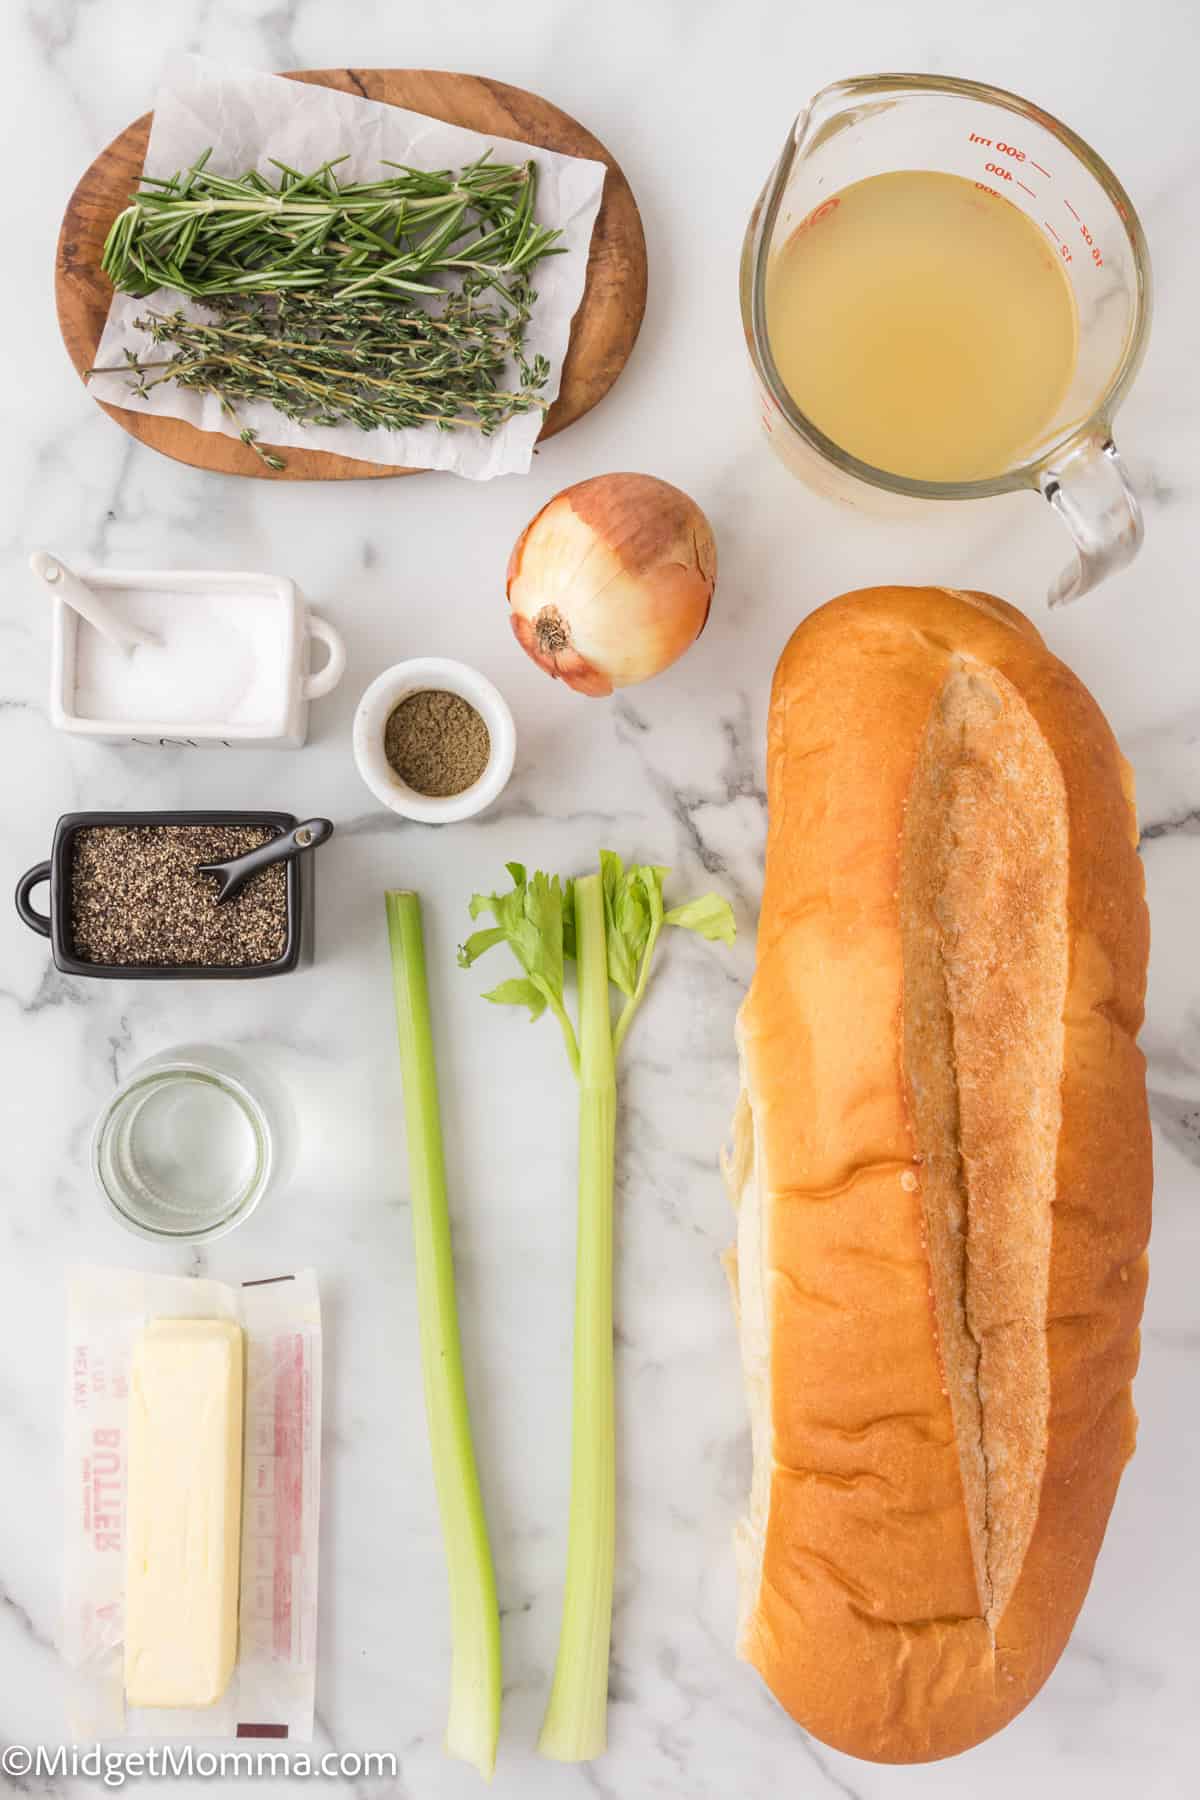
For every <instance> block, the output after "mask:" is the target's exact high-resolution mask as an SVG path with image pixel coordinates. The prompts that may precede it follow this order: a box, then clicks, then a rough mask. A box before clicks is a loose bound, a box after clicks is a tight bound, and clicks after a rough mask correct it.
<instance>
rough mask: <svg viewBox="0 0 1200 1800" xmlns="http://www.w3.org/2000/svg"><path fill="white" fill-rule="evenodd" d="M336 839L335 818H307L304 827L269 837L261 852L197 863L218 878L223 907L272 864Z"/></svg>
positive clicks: (202, 870)
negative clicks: (330, 839)
mask: <svg viewBox="0 0 1200 1800" xmlns="http://www.w3.org/2000/svg"><path fill="white" fill-rule="evenodd" d="M332 836H333V821H332V819H305V820H303V822H302V823H301V824H299V825H293V826H292V829H291V830H290V831H282V832H280V834H279V836H278V837H273V838H269V839H268V840H267V842H266V843H265V844H260V845H259V847H258V849H257V850H247V851H246V852H245V854H244V855H243V856H235V857H234V858H233V859H232V860H231V861H230V862H211V863H197V864H196V873H197V874H198V875H212V876H214V877H215V879H216V883H217V905H218V906H220V905H222V904H223V902H224V901H226V900H232V899H234V898H235V896H236V895H238V894H240V893H241V891H242V889H243V888H244V887H245V885H246V883H247V882H248V881H249V879H250V877H251V876H252V875H257V874H258V871H259V870H260V869H267V868H269V867H270V866H271V864H272V863H277V862H286V861H287V860H289V859H290V858H291V857H293V856H298V855H299V854H300V852H301V850H311V849H312V848H313V847H314V846H315V845H316V844H323V843H324V842H325V840H326V839H327V838H331V837H332Z"/></svg>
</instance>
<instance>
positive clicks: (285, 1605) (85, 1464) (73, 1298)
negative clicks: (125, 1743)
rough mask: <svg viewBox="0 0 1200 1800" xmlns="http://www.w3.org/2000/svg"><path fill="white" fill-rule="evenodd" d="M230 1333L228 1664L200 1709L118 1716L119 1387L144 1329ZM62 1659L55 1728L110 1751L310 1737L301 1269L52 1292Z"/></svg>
mask: <svg viewBox="0 0 1200 1800" xmlns="http://www.w3.org/2000/svg"><path fill="white" fill-rule="evenodd" d="M162 1318H201V1319H231V1320H234V1321H235V1322H236V1323H237V1324H239V1325H241V1327H242V1329H243V1331H244V1332H245V1349H246V1395H245V1427H244V1443H243V1460H242V1476H243V1495H242V1543H241V1584H240V1594H239V1602H238V1659H237V1665H236V1667H235V1669H234V1673H233V1678H232V1680H231V1681H230V1684H229V1686H228V1688H227V1689H226V1690H225V1693H224V1694H223V1695H222V1696H221V1698H220V1699H219V1700H218V1701H216V1702H215V1704H214V1705H212V1706H205V1707H186V1708H177V1707H144V1708H135V1707H129V1706H127V1705H126V1703H125V1688H124V1610H125V1608H124V1602H125V1568H126V1557H127V1552H128V1545H127V1522H128V1506H127V1499H128V1448H129V1373H130V1364H131V1361H132V1357H133V1351H134V1346H135V1344H136V1342H137V1340H138V1338H139V1336H140V1334H141V1332H142V1331H143V1330H144V1329H145V1327H146V1326H147V1325H148V1324H149V1323H150V1321H151V1320H152V1319H162ZM65 1398H66V1404H65V1457H64V1470H65V1512H64V1527H65V1557H64V1587H65V1593H64V1600H65V1617H64V1624H63V1657H64V1661H65V1663H66V1666H67V1672H68V1705H67V1717H68V1727H69V1729H70V1732H71V1735H72V1738H73V1739H74V1740H75V1741H76V1742H77V1743H78V1742H87V1743H92V1742H96V1741H97V1740H106V1739H107V1740H111V1739H114V1738H187V1739H189V1740H191V1739H195V1738H198V1737H213V1738H226V1737H229V1738H270V1739H275V1740H286V1741H289V1742H307V1741H308V1740H309V1739H311V1737H312V1729H313V1701H314V1693H315V1686H316V1651H317V1545H318V1518H319V1510H320V1498H321V1309H320V1301H319V1298H318V1295H317V1281H316V1276H315V1274H314V1272H313V1271H312V1270H311V1269H302V1270H300V1271H299V1272H298V1273H296V1274H295V1275H287V1276H282V1277H279V1278H278V1279H275V1280H269V1281H256V1282H247V1283H245V1284H244V1285H243V1286H242V1287H239V1288H233V1287H227V1286H226V1285H225V1284H224V1283H222V1282H216V1281H193V1280H190V1279H187V1278H184V1277H178V1276H172V1275H158V1274H154V1273H151V1272H148V1271H143V1270H134V1269H101V1268H78V1269H74V1270H72V1271H71V1272H70V1273H69V1275H68V1278H67V1369H66V1397H65Z"/></svg>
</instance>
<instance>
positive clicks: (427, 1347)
mask: <svg viewBox="0 0 1200 1800" xmlns="http://www.w3.org/2000/svg"><path fill="white" fill-rule="evenodd" d="M386 900H387V922H388V942H389V945H390V947H391V953H392V984H393V987H394V990H395V997H396V1027H397V1032H398V1034H399V1040H400V1069H401V1075H402V1077H403V1085H404V1116H405V1123H406V1129H407V1136H408V1165H409V1178H410V1182H411V1187H412V1221H413V1242H414V1249H415V1258H416V1271H417V1310H418V1316H419V1321H420V1336H421V1368H422V1374H423V1377H424V1384H425V1409H426V1413H427V1416H428V1421H429V1441H430V1448H431V1450H432V1455H433V1474H434V1482H435V1485H436V1488H437V1497H438V1510H439V1512H440V1514H441V1520H442V1535H443V1539H444V1542H445V1547H446V1562H447V1568H448V1572H449V1577H450V1638H451V1659H450V1707H449V1713H448V1717H447V1721H446V1739H445V1747H446V1751H447V1753H448V1754H449V1755H451V1756H457V1757H461V1758H462V1759H463V1760H464V1761H465V1762H469V1763H474V1765H475V1767H476V1768H477V1769H478V1770H479V1772H480V1774H481V1775H483V1776H484V1777H485V1778H488V1777H490V1776H491V1773H492V1770H493V1768H494V1766H495V1761H496V1740H497V1738H498V1736H499V1732H500V1613H499V1609H498V1607H497V1604H496V1577H495V1571H494V1569H493V1566H492V1553H491V1548H490V1545H489V1543H488V1533H487V1520H486V1517H485V1515H484V1510H483V1499H482V1496H481V1494H480V1489H479V1474H478V1470H477V1469H476V1466H475V1452H474V1449H473V1447H472V1443H471V1420H470V1415H469V1413H468V1409H467V1392H466V1385H465V1383H464V1380H463V1362H462V1343H461V1340H460V1337H459V1330H458V1307H457V1304H456V1301H455V1295H454V1261H453V1251H452V1247H451V1241H450V1214H449V1209H448V1207H447V1203H446V1167H445V1157H444V1154H443V1148H442V1127H441V1118H440V1115H439V1110H438V1092H437V1068H436V1065H435V1063H434V1054H433V1033H432V1030H431V1027H430V1013H429V988H428V984H427V982H426V978H425V940H424V934H423V932H422V929H421V903H420V900H419V899H418V897H417V895H416V894H412V893H389V894H388V895H387V896H386Z"/></svg>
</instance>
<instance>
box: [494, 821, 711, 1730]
mask: <svg viewBox="0 0 1200 1800" xmlns="http://www.w3.org/2000/svg"><path fill="white" fill-rule="evenodd" d="M507 868H508V873H509V876H510V877H511V880H512V887H511V888H510V889H509V890H508V891H507V892H505V893H501V894H475V895H474V896H473V897H472V900H471V917H472V919H479V918H480V917H482V915H483V914H485V913H490V914H491V916H492V918H493V920H494V921H495V923H494V924H492V925H488V926H485V927H484V928H483V929H481V930H479V931H475V932H472V934H471V936H470V937H469V938H468V939H467V941H466V943H465V944H463V945H462V946H461V947H460V949H459V952H458V960H459V963H460V964H461V966H462V967H463V968H464V969H469V968H470V967H471V965H472V964H473V963H474V962H476V961H477V960H478V958H479V957H481V956H483V955H486V953H487V952H488V951H489V950H492V949H494V948H495V947H496V946H497V945H498V944H507V945H508V947H509V949H510V950H511V951H512V953H513V955H514V956H515V957H516V959H517V962H518V964H519V965H520V968H521V971H522V973H521V975H520V976H517V977H514V978H512V979H510V980H508V981H502V982H501V983H500V985H499V986H498V987H494V988H493V989H492V990H491V992H490V993H488V994H485V995H484V999H485V1000H490V1001H491V1002H492V1003H493V1004H494V1005H496V1006H515V1007H520V1008H523V1009H525V1010H527V1011H528V1013H529V1016H530V1018H531V1019H538V1018H541V1016H542V1014H543V1013H545V1012H547V1011H549V1012H551V1013H553V1015H554V1017H555V1018H556V1019H557V1020H558V1023H559V1026H560V1028H561V1030H562V1034H563V1042H564V1044H565V1045H566V1050H567V1059H568V1061H569V1062H570V1065H571V1069H572V1071H573V1073H574V1075H575V1077H576V1079H577V1081H578V1083H579V1228H578V1230H579V1236H578V1247H577V1250H576V1256H575V1356H574V1376H573V1403H572V1415H571V1511H570V1520H569V1523H568V1527H567V1583H566V1592H565V1595H564V1597H563V1615H562V1631H561V1634H560V1637H559V1645H558V1659H557V1661H556V1663H555V1667H554V1682H553V1685H552V1687H551V1691H550V1703H549V1705H548V1706H547V1708H546V1717H545V1720H544V1722H543V1725H542V1735H541V1738H540V1740H539V1748H540V1749H541V1751H542V1754H543V1755H544V1756H551V1757H554V1758H556V1759H557V1760H558V1761H560V1762H586V1761H590V1760H591V1758H592V1757H594V1756H599V1755H601V1753H602V1752H603V1750H604V1747H605V1711H606V1707H607V1701H608V1652H609V1640H610V1638H611V1636H612V1608H613V1550H614V1516H615V1512H616V1505H615V1473H616V1470H615V1465H616V1443H615V1430H614V1425H613V1342H612V1334H613V1291H612V1289H613V1160H614V1140H615V1135H616V1114H617V1091H616V1080H615V1075H614V1065H615V1063H616V1059H617V1052H618V1051H619V1050H620V1048H621V1045H622V1043H623V1041H624V1039H625V1035H626V1033H627V1032H628V1030H629V1026H630V1023H631V1021H632V1020H633V1018H634V1016H635V1014H636V1013H637V1011H638V1008H639V1007H640V1005H641V1003H642V999H643V997H644V996H645V993H646V984H647V981H648V979H649V974H650V965H651V962H652V961H653V958H654V953H655V949H656V947H657V945H658V943H659V940H660V938H661V936H662V932H663V928H664V927H665V926H671V927H672V928H675V929H678V930H681V931H690V932H693V933H695V934H696V935H697V936H698V937H702V938H707V939H708V940H709V941H710V942H720V943H725V944H731V943H732V942H733V939H734V922H733V913H732V911H731V910H730V907H729V903H728V901H726V900H722V899H721V898H720V897H719V895H717V894H701V895H700V896H699V897H698V898H697V899H695V900H687V901H685V902H684V903H683V904H682V905H681V906H673V907H672V908H671V909H670V911H667V910H666V909H665V907H664V904H663V891H662V890H663V878H664V876H665V875H666V874H667V873H668V871H667V870H666V869H664V868H661V867H659V866H658V865H657V864H653V863H637V864H633V865H631V866H630V867H629V868H626V867H625V864H624V863H623V862H622V861H621V858H620V857H619V856H616V855H614V854H613V852H612V851H611V850H601V852H600V870H599V873H598V874H593V875H583V876H580V877H579V878H578V879H577V880H575V881H570V880H564V879H563V878H562V877H561V876H559V875H547V874H546V873H545V872H544V871H543V870H540V869H537V870H534V872H533V873H532V874H530V873H529V871H528V870H527V869H526V868H525V865H524V864H523V863H516V862H510V863H509V864H507ZM572 958H573V959H574V961H575V963H576V966H577V970H578V978H579V979H578V987H579V1030H578V1033H576V1031H575V1028H574V1027H573V1025H572V1024H571V1020H570V1015H569V1013H568V1011H567V1007H566V1001H565V996H564V988H563V974H564V966H565V963H566V962H569V961H570V960H571V959H572ZM610 985H611V986H613V987H615V988H616V989H617V992H618V993H619V994H620V995H622V996H623V998H624V1006H623V1009H622V1011H621V1013H620V1016H619V1018H618V1020H617V1023H616V1028H615V1030H614V1028H613V1022H612V1011H611V1003H610V999H609V988H610Z"/></svg>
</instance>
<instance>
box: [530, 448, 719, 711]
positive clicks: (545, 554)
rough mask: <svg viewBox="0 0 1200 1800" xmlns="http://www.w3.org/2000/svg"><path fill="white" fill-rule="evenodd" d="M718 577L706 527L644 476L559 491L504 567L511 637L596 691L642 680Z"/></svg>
mask: <svg viewBox="0 0 1200 1800" xmlns="http://www.w3.org/2000/svg"><path fill="white" fill-rule="evenodd" d="M716 579H717V549H716V543H715V541H714V538H713V534H712V528H711V527H710V525H709V523H708V520H707V519H706V518H705V516H704V514H703V512H701V510H700V508H699V507H698V506H697V505H696V503H695V501H694V500H692V499H690V498H689V496H688V495H687V494H685V493H683V492H682V491H681V490H680V489H679V488H677V487H672V486H671V484H670V483H669V482H666V481H659V480H658V479H657V478H656V477H655V476H653V475H634V474H617V475H597V476H594V477H593V478H592V479H591V480H590V481H581V482H578V483H577V484H576V485H575V486H574V487H569V488H564V490H563V491H562V493H560V494H556V495H555V496H554V498H553V499H552V500H550V501H548V502H547V503H546V505H545V506H544V507H543V508H542V510H541V512H539V513H538V514H537V515H536V516H535V517H534V518H533V519H532V520H531V521H530V523H529V524H528V525H527V526H526V527H525V530H524V531H523V532H522V533H521V536H520V537H519V538H518V540H517V543H516V546H515V548H514V549H513V553H512V555H511V556H510V558H509V562H508V583H507V586H508V603H509V607H510V617H511V622H512V628H513V632H514V634H515V636H516V639H517V641H518V643H519V644H520V645H521V647H522V649H524V650H525V651H526V652H527V653H528V655H530V656H531V657H532V658H533V660H534V662H536V663H537V664H538V665H539V666H540V667H541V668H543V669H545V670H546V672H547V674H549V675H552V676H554V677H556V678H557V679H558V680H560V681H565V682H566V683H567V685H568V686H569V687H572V688H574V689H575V690H576V692H577V693H581V694H588V695H591V696H594V697H599V696H603V695H606V694H611V693H612V692H613V689H614V688H620V687H630V686H633V685H634V684H635V683H637V682H640V681H648V680H649V679H650V677H651V676H652V675H657V674H659V673H660V672H661V671H662V670H663V669H665V668H668V667H669V666H670V664H671V663H673V662H675V661H676V660H677V658H678V657H680V656H682V655H683V653H684V651H685V650H686V649H687V648H688V647H689V646H690V645H691V644H693V643H695V641H696V639H697V638H698V637H699V635H700V633H701V632H702V631H703V629H704V626H705V624H706V622H707V620H708V614H709V610H710V607H711V605H712V595H713V589H714V587H715V585H716Z"/></svg>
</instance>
